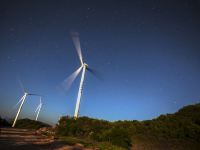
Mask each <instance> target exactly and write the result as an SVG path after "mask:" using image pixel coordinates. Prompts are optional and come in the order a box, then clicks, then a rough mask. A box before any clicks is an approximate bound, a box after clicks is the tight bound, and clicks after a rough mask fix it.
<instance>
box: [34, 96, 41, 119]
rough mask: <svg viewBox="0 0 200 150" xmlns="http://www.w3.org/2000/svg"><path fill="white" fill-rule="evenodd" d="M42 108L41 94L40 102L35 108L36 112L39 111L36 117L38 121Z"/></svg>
mask: <svg viewBox="0 0 200 150" xmlns="http://www.w3.org/2000/svg"><path fill="white" fill-rule="evenodd" d="M41 108H42V97H41V96H40V104H39V105H38V107H37V108H36V110H35V112H37V115H36V118H35V120H36V121H37V120H38V116H39V113H40V110H41Z"/></svg>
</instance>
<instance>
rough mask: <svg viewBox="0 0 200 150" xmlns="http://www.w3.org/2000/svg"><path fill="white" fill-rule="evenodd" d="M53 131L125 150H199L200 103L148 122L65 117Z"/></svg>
mask: <svg viewBox="0 0 200 150" xmlns="http://www.w3.org/2000/svg"><path fill="white" fill-rule="evenodd" d="M56 129H57V130H56V133H57V135H59V136H66V137H77V138H79V139H90V140H93V141H94V142H107V143H111V144H113V145H117V146H120V147H123V148H126V149H128V148H129V147H130V146H131V145H132V146H134V144H138V143H139V144H140V145H142V146H143V147H144V148H143V149H145V147H148V148H147V149H151V148H152V149H156V148H153V147H154V146H155V147H157V149H163V145H164V147H165V148H166V149H173V148H174V149H177V150H178V149H191V150H192V149H194V150H197V149H200V144H199V143H200V104H196V105H190V106H186V107H184V108H182V109H180V110H179V111H178V112H176V113H175V114H167V115H161V116H159V117H158V118H156V119H153V120H147V121H116V122H108V121H105V120H98V119H92V118H88V117H80V118H78V119H77V120H74V119H73V118H72V117H69V116H65V117H62V118H61V119H60V120H59V123H58V125H57V128H56ZM145 145H146V146H145ZM159 146H162V148H159ZM150 147H151V148H150ZM172 147H173V148H172Z"/></svg>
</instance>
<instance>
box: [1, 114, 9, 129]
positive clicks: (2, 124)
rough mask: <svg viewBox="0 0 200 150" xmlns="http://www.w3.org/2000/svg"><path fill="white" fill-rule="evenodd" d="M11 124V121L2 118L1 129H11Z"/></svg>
mask: <svg viewBox="0 0 200 150" xmlns="http://www.w3.org/2000/svg"><path fill="white" fill-rule="evenodd" d="M10 126H11V124H10V122H9V121H7V120H6V119H3V118H1V116H0V127H10Z"/></svg>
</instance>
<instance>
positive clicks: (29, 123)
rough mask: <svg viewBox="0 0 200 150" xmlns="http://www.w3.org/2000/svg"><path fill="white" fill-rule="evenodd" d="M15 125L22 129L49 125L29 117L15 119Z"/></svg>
mask: <svg viewBox="0 0 200 150" xmlns="http://www.w3.org/2000/svg"><path fill="white" fill-rule="evenodd" d="M15 127H16V128H22V129H39V128H43V127H50V125H48V124H46V123H43V122H40V121H35V120H31V119H20V120H17V123H16V125H15Z"/></svg>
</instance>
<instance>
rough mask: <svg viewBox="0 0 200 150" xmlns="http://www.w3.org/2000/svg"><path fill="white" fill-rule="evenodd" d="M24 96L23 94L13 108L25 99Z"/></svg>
mask: <svg viewBox="0 0 200 150" xmlns="http://www.w3.org/2000/svg"><path fill="white" fill-rule="evenodd" d="M24 96H25V95H24ZM24 96H22V98H21V99H20V100H19V101H18V102H17V104H15V105H14V106H13V108H15V107H16V106H17V105H18V104H19V103H20V102H21V101H22V100H23V98H24Z"/></svg>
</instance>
